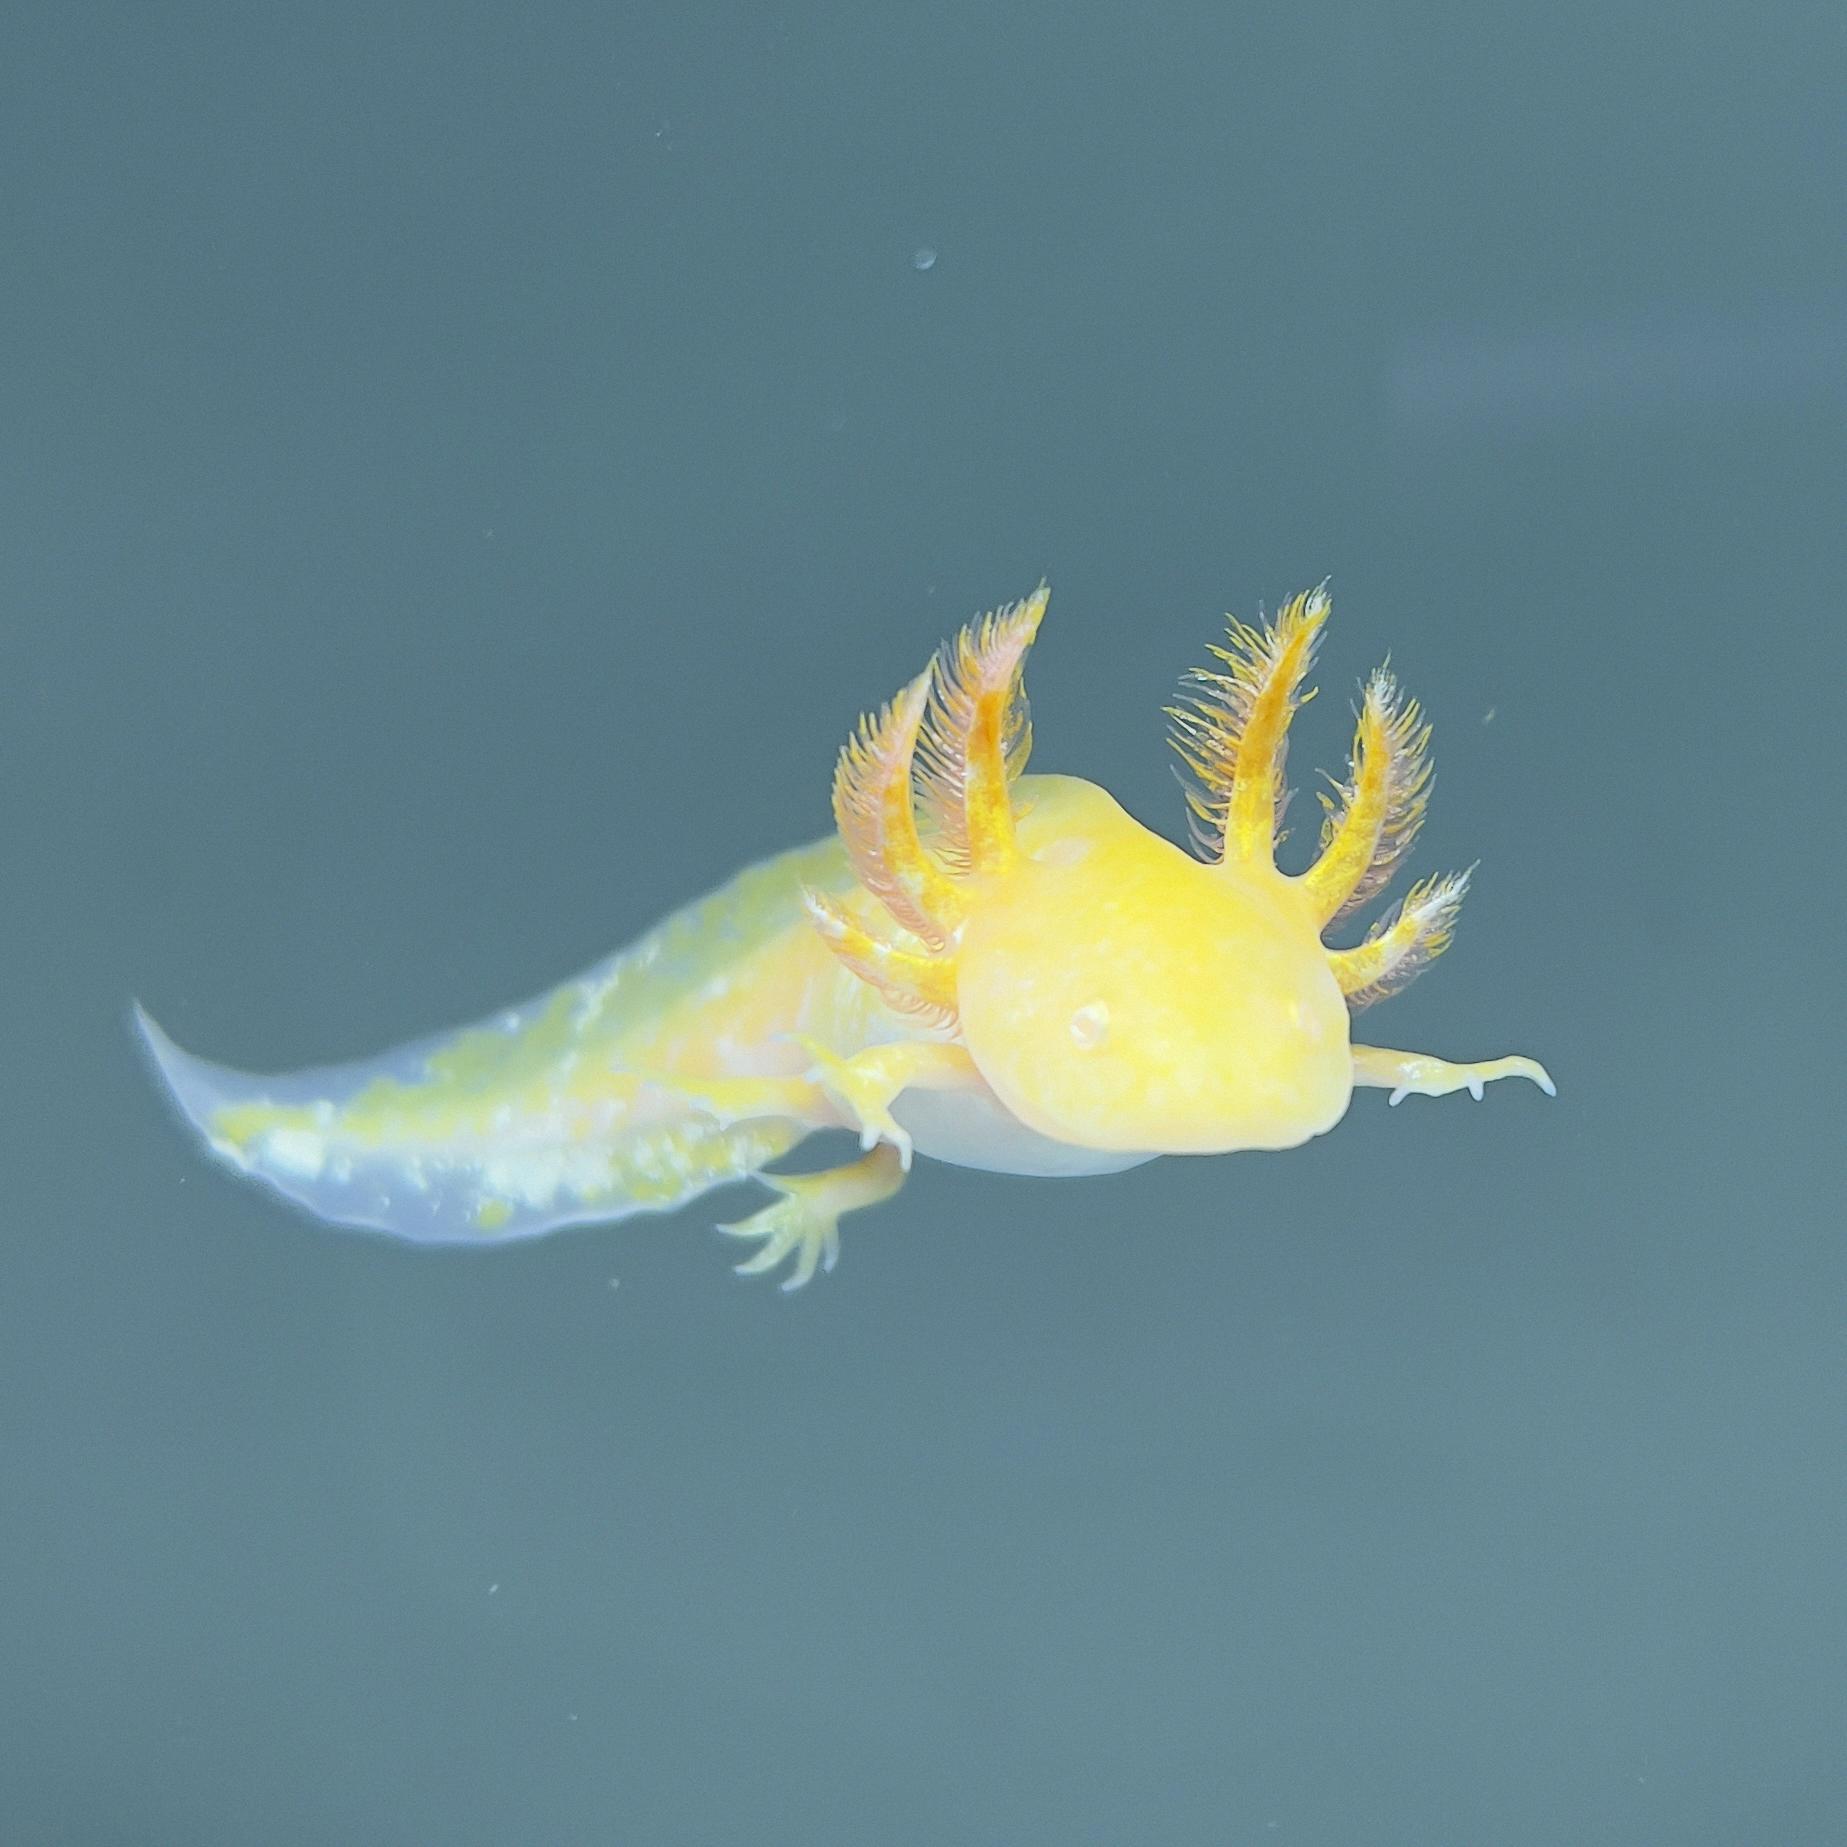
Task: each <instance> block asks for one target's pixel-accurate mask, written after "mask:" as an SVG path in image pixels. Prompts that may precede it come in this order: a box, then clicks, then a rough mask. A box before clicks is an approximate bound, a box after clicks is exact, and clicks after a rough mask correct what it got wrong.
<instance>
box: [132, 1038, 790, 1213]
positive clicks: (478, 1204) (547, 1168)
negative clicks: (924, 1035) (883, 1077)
mask: <svg viewBox="0 0 1847 1847" xmlns="http://www.w3.org/2000/svg"><path fill="white" fill-rule="evenodd" d="M506 1020H507V1021H508V1022H509V1026H508V1029H507V1031H506V1032H505V1035H504V1038H505V1047H504V1051H505V1055H504V1056H503V1057H502V1058H500V1059H498V1060H497V1059H496V1058H495V1057H494V1056H493V1051H494V1047H493V1044H492V1039H493V1036H494V1034H495V1032H496V1028H495V1027H494V1026H492V1025H489V1026H484V1027H474V1028H469V1029H467V1030H465V1031H463V1032H461V1033H452V1034H447V1035H444V1036H442V1037H439V1038H435V1039H425V1040H420V1041H417V1042H414V1043H412V1044H409V1045H404V1046H400V1047H398V1048H396V1049H395V1050H393V1051H390V1052H387V1053H384V1054H382V1055H381V1056H379V1057H377V1058H372V1059H365V1060H361V1061H359V1062H356V1063H352V1064H344V1065H330V1066H323V1067H320V1068H317V1069H313V1070H305V1071H297V1072H293V1073H289V1074H287V1075H284V1076H275V1077H257V1076H253V1075H251V1074H249V1073H246V1072H241V1071H233V1070H230V1069H228V1068H227V1067H225V1066H223V1065H215V1064H209V1063H207V1062H206V1061H205V1060H204V1059H201V1058H195V1057H193V1056H192V1055H191V1054H190V1053H188V1052H184V1051H182V1050H181V1049H180V1048H179V1047H178V1046H177V1045H175V1044H174V1043H173V1041H172V1040H171V1039H169V1038H168V1037H167V1035H166V1034H165V1033H163V1032H162V1031H161V1029H160V1028H159V1027H158V1026H157V1025H156V1024H155V1023H154V1021H153V1020H152V1019H151V1018H149V1016H148V1015H147V1014H146V1013H145V1012H143V1011H142V1010H141V1008H139V1007H136V1009H135V1012H134V1021H135V1025H136V1027H137V1028H138V1030H139V1032H140V1035H141V1038H142V1041H143V1043H144V1044H145V1045H146V1047H147V1050H148V1052H149V1054H150V1056H151V1057H152V1059H153V1062H154V1065H155V1068H156V1070H157V1071H158V1072H159V1074H160V1077H161V1080H162V1082H163V1083H164V1085H165V1087H166V1089H167V1092H168V1094H169V1095H170V1096H171V1097H172V1099H173V1101H174V1103H175V1105H176V1106H177V1107H178V1109H179V1111H180V1114H181V1115H182V1116H184V1118H185V1119H186V1121H187V1122H188V1123H189V1124H190V1125H191V1126H192V1127H193V1128H194V1129H195V1130H196V1131H197V1132H198V1134H199V1136H200V1137H201V1139H202V1140H203V1141H204V1143H205V1145H206V1147H207V1148H208V1149H209V1150H210V1151H211V1153H212V1154H213V1155H215V1156H216V1157H217V1158H218V1159H219V1160H220V1161H222V1162H223V1163H224V1164H225V1165H226V1166H228V1167H230V1168H233V1169H235V1170H236V1171H237V1172H239V1173H242V1174H247V1175H249V1176H250V1177H251V1178H252V1179H255V1180H260V1181H262V1182H263V1183H264V1184H265V1185H267V1186H269V1187H270V1188H272V1189H273V1190H274V1191H276V1192H277V1193H280V1194H281V1195H282V1196H283V1197H284V1198H286V1199H289V1200H291V1201H293V1202H294V1203H295V1204H296V1205H298V1206H300V1207H302V1208H303V1209H304V1210H306V1211H307V1212H309V1213H311V1214H313V1216H314V1217H316V1218H317V1219H324V1220H326V1221H328V1222H329V1223H331V1224H337V1225H356V1226H363V1227H366V1228H368V1229H371V1230H375V1231H382V1232H388V1233H390V1234H391V1235H392V1236H394V1237H400V1238H408V1239H412V1240H414V1241H416V1242H418V1243H433V1244H441V1243H465V1244H481V1243H500V1242H505V1241H507V1240H510V1239H515V1238H530V1237H537V1236H539V1235H541V1234H542V1233H544V1232H548V1231H555V1230H558V1229H559V1228H560V1227H562V1226H566V1225H577V1224H585V1223H592V1222H602V1221H607V1220H611V1219H618V1218H624V1217H627V1216H628V1215H630V1214H631V1213H637V1212H658V1211H666V1210H669V1209H671V1208H672V1207H675V1206H678V1205H681V1204H683V1203H684V1202H685V1201H687V1200H689V1199H692V1198H694V1197H695V1196H697V1195H698V1194H700V1193H702V1192H704V1191H706V1190H707V1189H708V1188H710V1187H713V1186H717V1185H720V1184H722V1183H723V1182H725V1181H728V1180H736V1179H742V1178H744V1177H746V1176H747V1175H750V1174H752V1173H754V1172H755V1171H756V1170H757V1169H758V1168H759V1167H761V1166H762V1165H763V1164H764V1163H765V1162H767V1161H772V1160H774V1159H775V1158H776V1157H777V1156H778V1155H781V1154H784V1153H786V1152H787V1151H788V1150H789V1149H790V1148H791V1147H793V1146H794V1145H795V1142H796V1141H797V1140H799V1139H800V1137H801V1135H802V1134H803V1133H805V1130H804V1129H803V1128H802V1127H801V1126H800V1125H798V1124H796V1123H794V1122H791V1121H788V1120H784V1119H781V1118H771V1117H765V1118H762V1119H759V1120H755V1121H745V1122H734V1123H729V1124H726V1123H722V1122H720V1121H718V1120H716V1119H714V1118H713V1117H712V1116H710V1115H708V1114H706V1113H704V1112H702V1111H700V1110H699V1109H697V1108H696V1107H694V1106H693V1105H692V1104H691V1103H690V1102H689V1101H688V1099H686V1098H685V1097H683V1096H680V1095H678V1094H677V1093H675V1092H674V1091H673V1090H671V1089H670V1088H667V1087H664V1086H661V1085H656V1084H651V1083H648V1082H646V1081H644V1080H642V1079H639V1078H636V1077H633V1076H629V1075H626V1074H622V1073H609V1074H607V1075H605V1076H604V1077H602V1078H601V1079H598V1080H596V1081H593V1082H588V1083H586V1082H583V1081H581V1080H580V1079H573V1078H572V1076H571V1073H570V1072H569V1069H568V1067H560V1066H554V1067H553V1069H552V1070H551V1071H549V1072H547V1073H544V1074H542V1075H537V1076H535V1074H534V1073H533V1071H532V1069H531V1067H530V1061H529V1059H528V1058H527V1057H526V1056H525V1055H524V1053H523V1050H522V1045H521V1039H520V1031H519V1029H520V1026H521V1024H522V1022H521V1019H520V1016H518V1015H517V1014H509V1015H507V1016H506ZM525 1024H526V1025H528V1026H529V1025H530V1024H531V1023H530V1022H525ZM483 1041H486V1043H483Z"/></svg>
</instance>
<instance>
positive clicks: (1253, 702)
mask: <svg viewBox="0 0 1847 1847" xmlns="http://www.w3.org/2000/svg"><path fill="white" fill-rule="evenodd" d="M1331 607H1332V605H1331V601H1330V599H1329V597H1328V593H1327V586H1326V585H1325V584H1323V585H1322V586H1321V587H1320V588H1318V589H1316V590H1311V591H1307V592H1305V593H1304V594H1303V595H1301V596H1298V597H1295V598H1293V599H1292V600H1291V601H1290V602H1288V603H1286V604H1284V606H1283V607H1282V609H1281V610H1280V611H1279V612H1278V613H1277V615H1276V617H1275V619H1274V620H1273V621H1272V622H1270V623H1269V624H1267V625H1265V626H1263V627H1259V628H1251V627H1248V626H1247V625H1245V624H1243V623H1240V622H1236V621H1234V622H1233V623H1232V624H1231V633H1230V641H1229V645H1228V646H1226V647H1222V648H1214V649H1213V650H1212V652H1213V654H1214V655H1215V656H1216V657H1217V658H1218V660H1219V661H1220V662H1221V663H1222V664H1223V670H1222V671H1221V670H1220V669H1219V668H1200V669H1196V670H1195V671H1194V672H1193V674H1192V675H1191V676H1190V678H1189V686H1188V689H1187V691H1186V692H1185V694H1184V695H1183V697H1182V701H1181V703H1180V704H1179V705H1178V706H1174V707H1170V708H1169V711H1168V716H1169V718H1170V719H1171V720H1172V721H1173V724H1172V738H1173V744H1174V748H1175V750H1176V751H1178V753H1179V755H1180V758H1181V761H1182V762H1183V763H1184V764H1185V765H1186V767H1187V769H1188V770H1189V771H1190V772H1191V774H1192V781H1191V783H1190V784H1189V786H1188V789H1187V802H1188V806H1189V808H1190V809H1191V821H1192V828H1193V836H1194V841H1195V844H1196V845H1197V846H1198V848H1199V850H1200V853H1201V856H1202V857H1203V858H1205V859H1207V860H1209V861H1214V862H1219V863H1228V862H1233V861H1238V862H1250V861H1253V860H1255V861H1260V862H1262V863H1265V864H1268V865H1272V866H1273V865H1274V864H1275V852H1276V846H1277V843H1278V842H1279V841H1280V840H1281V838H1282V832H1281V827H1282V816H1283V811H1284V809H1285V808H1286V807H1287V804H1288V799H1289V796H1288V789H1287V787H1286V786H1285V784H1284V781H1283V765H1284V760H1285V758H1286V756H1287V754H1288V745H1289V724H1290V720H1291V719H1292V718H1293V717H1294V716H1295V713H1296V711H1297V709H1298V708H1299V707H1300V706H1302V705H1304V704H1306V703H1307V702H1308V700H1309V699H1311V698H1312V697H1313V696H1314V695H1313V693H1312V691H1311V690H1306V689H1305V685H1304V682H1305V680H1306V677H1307V674H1308V671H1309V668H1310V666H1311V665H1312V664H1313V661H1314V656H1315V650H1316V648H1317V646H1318V645H1319V642H1320V638H1321V632H1322V629H1323V627H1324V625H1325V623H1326V621H1327V618H1328V614H1329V611H1330V609H1331ZM1429 751H1430V727H1429V725H1427V724H1426V723H1425V722H1424V718H1423V713H1422V711H1421V709H1420V708H1419V706H1418V704H1417V702H1416V701H1415V700H1414V699H1409V698H1407V697H1405V696H1404V694H1403V693H1402V692H1401V691H1400V690H1399V687H1398V684H1397V682H1396V680H1395V679H1394V678H1393V676H1392V674H1391V673H1390V671H1389V670H1388V669H1386V668H1384V667H1381V668H1380V669H1378V671H1377V672H1375V673H1374V674H1373V675H1372V677H1371V678H1370V679H1369V680H1368V681H1367V683H1366V687H1365V692H1364V695H1363V697H1362V700H1361V704H1360V711H1359V716H1358V721H1357V725H1356V728H1355V732H1354V740H1353V755H1352V763H1351V767H1350V769H1349V772H1348V776H1347V780H1346V781H1345V782H1344V783H1341V784H1339V785H1337V788H1336V793H1335V794H1334V796H1332V797H1328V796H1323V797H1322V805H1323V808H1324V811H1325V813H1324V819H1323V822H1322V828H1321V840H1320V849H1319V852H1318V853H1317V856H1316V858H1315V861H1314V864H1313V865H1311V866H1310V867H1309V868H1308V870H1307V871H1306V872H1304V873H1302V874H1301V875H1300V877H1299V878H1298V879H1297V880H1296V883H1297V884H1298V885H1299V886H1300V888H1301V889H1302V890H1303V891H1304V892H1306V893H1307V895H1308V898H1309V901H1310V903H1311V905H1312V906H1313V910H1314V915H1315V917H1316V920H1317V921H1318V922H1319V924H1320V925H1321V927H1322V928H1323V930H1325V929H1326V928H1327V927H1328V926H1329V925H1331V924H1333V923H1334V922H1336V921H1338V920H1339V919H1340V918H1342V917H1345V916H1347V915H1349V914H1350V913H1351V912H1353V911H1355V910H1357V909H1359V908H1360V907H1361V906H1362V905H1364V904H1366V903H1367V902H1368V901H1369V900H1370V899H1372V898H1374V897H1376V896H1377V895H1378V894H1379V893H1380V892H1381V891H1382V890H1383V889H1384V888H1385V886H1386V885H1387V884H1388V883H1389V882H1390V880H1391V878H1392V875H1393V874H1394V873H1395V872H1396V871H1397V869H1398V867H1399V865H1400V864H1401V863H1402V862H1403V861H1404V859H1405V857H1406V855H1407V854H1408V853H1409V852H1410V850H1411V844H1412V842H1413V841H1414V840H1415V839H1416V837H1417V833H1418V829H1419V828H1420V827H1421V826H1422V825H1423V820H1424V812H1425V808H1426V806H1427V805H1428V802H1429V796H1430V779H1431V771H1430V755H1429ZM1467 889H1468V874H1467V873H1461V874H1454V875H1450V876H1447V877H1444V878H1439V879H1430V880H1426V881H1424V882H1423V883H1421V884H1419V885H1418V886H1417V887H1415V888H1414V889H1413V890H1412V892H1411V893H1410V895H1409V896H1408V897H1407V898H1406V899H1405V901H1404V903H1403V904H1402V905H1401V906H1400V907H1399V908H1398V909H1397V910H1395V911H1394V912H1392V913H1390V914H1389V915H1388V916H1387V917H1386V918H1384V919H1382V920H1381V921H1380V922H1379V923H1378V924H1376V925H1374V927H1373V929H1372V930H1371V932H1370V933H1369V934H1368V935H1367V937H1366V940H1365V941H1364V942H1362V943H1360V944H1359V945H1357V946H1356V947H1355V948H1352V949H1331V950H1329V951H1328V963H1329V966H1330V967H1331V968H1332V970H1333V972H1334V976H1335V979H1336V980H1337V981H1338V982H1339V984H1340V988H1341V992H1342V993H1343V994H1345V995H1346V997H1347V1000H1348V1004H1349V1005H1350V1006H1351V1007H1353V1008H1354V1009H1356V1010H1357V1009H1358V1008H1361V1007H1364V1006H1368V1005H1370V1004H1371V1003H1372V1002H1373V1001H1375V1000H1380V999H1383V998H1384V997H1385V996H1386V995H1388V994H1393V993H1396V992H1397V991H1398V990H1399V989H1400V988H1402V987H1403V986H1405V985H1406V983H1408V982H1409V981H1411V980H1412V979H1413V978H1414V977H1415V976H1416V975H1417V974H1418V973H1419V972H1420V971H1421V970H1422V969H1424V968H1425V967H1427V966H1428V965H1429V964H1430V963H1431V962H1432V961H1434V960H1435V959H1436V957H1437V956H1439V955H1441V954H1442V952H1443V951H1444V950H1445V949H1446V948H1447V947H1448V946H1449V942H1450V939H1451V936H1452V935H1453V933H1454V929H1455V921H1456V913H1457V911H1458V909H1459V908H1460V906H1461V903H1462V898H1463V894H1464V893H1465V892H1466V891H1467Z"/></svg>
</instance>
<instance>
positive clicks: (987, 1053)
mask: <svg viewBox="0 0 1847 1847" xmlns="http://www.w3.org/2000/svg"><path fill="white" fill-rule="evenodd" d="M1020 805H1021V807H1022V808H1023V809H1025V810H1026V812H1025V813H1024V814H1023V815H1022V817H1021V821H1020V827H1019V857H1018V859H1017V860H1016V862H1015V863H1014V865H1012V866H1011V867H1010V868H1008V869H1007V870H1006V871H1004V872H1000V873H997V874H995V875H993V876H991V877H989V878H985V879H979V880H976V881H974V882H973V883H972V886H971V888H970V890H969V904H968V915H967V919H966V921H965V922H964V924H963V926H962V931H961V936H960V940H959V943H958V945H957V949H956V1001H957V1015H958V1018H959V1022H960V1028H961V1036H962V1040H963V1043H964V1044H965V1045H966V1047H967V1049H968V1052H969V1054H970V1056H971V1057H972V1058H973V1060H974V1062H975V1064H976V1066H977V1067H978V1068H979V1070H980V1072H981V1075H982V1076H983V1077H984V1078H985V1079H986V1080H987V1083H988V1084H989V1086H990V1087H991V1088H992V1089H993V1091H994V1092H995V1094H996V1096H998V1097H999V1099H1000V1100H1001V1102H1002V1103H1004V1104H1005V1105H1006V1106H1007V1108H1008V1109H1009V1110H1010V1111H1012V1113H1013V1114H1014V1115H1016V1116H1018V1117H1019V1119H1020V1120H1021V1121H1022V1122H1024V1123H1026V1124H1027V1126H1028V1127H1030V1128H1033V1129H1036V1130H1037V1131H1038V1132H1039V1133H1040V1134H1042V1135H1049V1136H1051V1137H1053V1138H1054V1139H1056V1140H1059V1141H1066V1142H1074V1143H1077V1144H1079V1145H1080V1146H1083V1147H1086V1148H1101V1149H1120V1150H1124V1151H1129V1150H1138V1151H1141V1152H1144V1153H1152V1154H1210V1153H1224V1152H1227V1151H1229V1150H1232V1149H1238V1148H1287V1147H1293V1146H1294V1145H1295V1144H1296V1143H1298V1142H1302V1141H1305V1140H1307V1139H1308V1138H1309V1137H1310V1136H1312V1135H1318V1134H1321V1133H1322V1132H1323V1131H1324V1130H1327V1129H1329V1128H1332V1127H1333V1125H1334V1124H1335V1123H1336V1122H1338V1121H1339V1120H1340V1118H1341V1116H1342V1114H1343V1113H1344V1112H1345V1110H1346V1107H1347V1101H1348V1097H1349V1094H1350V1092H1351V1088H1352V1083H1351V1059H1350V1055H1349V1051H1348V1040H1347V1006H1346V1002H1345V1000H1344V999H1343V998H1342V996H1341V992H1340V988H1339V986H1338V984H1337V983H1336V982H1335V979H1334V976H1333V974H1332V972H1331V970H1330V969H1329V967H1328V961H1327V955H1326V952H1325V951H1324V950H1323V949H1322V947H1321V944H1320V941H1319V939H1318V936H1317V933H1316V931H1315V928H1314V925H1313V922H1312V919H1311V918H1310V917H1309V916H1308V915H1307V914H1306V912H1305V911H1304V909H1303V907H1302V905H1301V903H1300V902H1299V900H1298V899H1297V896H1296V894H1295V893H1294V892H1293V891H1292V890H1291V889H1290V888H1289V886H1288V883H1287V881H1286V880H1284V879H1283V878H1282V877H1281V876H1280V875H1278V874H1276V873H1275V872H1274V871H1270V872H1269V873H1268V876H1267V877H1262V876H1255V875H1253V876H1245V875H1243V874H1241V873H1238V872H1232V873H1228V872H1227V870H1226V869H1225V868H1224V867H1222V866H1207V865H1202V864H1201V863H1200V862H1199V861H1198V860H1196V859H1192V858H1190V857H1189V856H1188V855H1187V854H1186V853H1184V852H1182V851H1181V849H1180V848H1178V847H1176V846H1174V845H1173V844H1171V843H1170V842H1169V841H1166V840H1163V839H1161V838H1160V837H1159V836H1158V835H1156V834H1153V833H1151V832H1149V831H1148V830H1147V829H1146V828H1144V827H1142V826H1141V825H1140V824H1139V823H1138V822H1136V821H1134V820H1132V819H1131V818H1130V817H1129V816H1128V815H1127V814H1125V813H1124V812H1123V810H1122V809H1121V808H1119V807H1118V806H1117V804H1116V803H1115V801H1114V800H1112V799H1111V797H1110V796H1109V795H1107V794H1106V793H1105V792H1104V791H1103V790H1102V789H1099V788H1096V787H1095V786H1094V785H1092V784H1090V783H1085V782H1079V781H1077V780H1076V779H1074V778H1067V777H1034V778H1031V779H1030V781H1029V783H1028V784H1027V786H1026V787H1025V788H1024V789H1023V790H1022V791H1021V802H1020Z"/></svg>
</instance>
